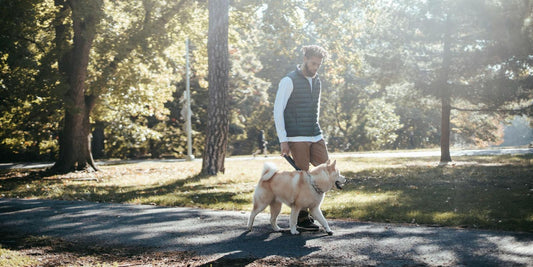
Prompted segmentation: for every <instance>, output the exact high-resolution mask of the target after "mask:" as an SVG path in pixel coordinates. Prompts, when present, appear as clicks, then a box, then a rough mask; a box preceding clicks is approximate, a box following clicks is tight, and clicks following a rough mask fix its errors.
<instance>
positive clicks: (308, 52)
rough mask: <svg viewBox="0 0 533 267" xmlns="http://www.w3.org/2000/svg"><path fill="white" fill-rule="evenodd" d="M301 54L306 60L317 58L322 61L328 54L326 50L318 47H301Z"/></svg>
mask: <svg viewBox="0 0 533 267" xmlns="http://www.w3.org/2000/svg"><path fill="white" fill-rule="evenodd" d="M302 53H303V54H304V57H306V58H310V57H319V58H322V59H326V58H327V57H328V52H327V51H326V49H324V48H323V47H321V46H318V45H306V46H303V47H302Z"/></svg>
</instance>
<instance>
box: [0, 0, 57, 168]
mask: <svg viewBox="0 0 533 267" xmlns="http://www.w3.org/2000/svg"><path fill="white" fill-rule="evenodd" d="M54 12H55V9H54V5H53V3H52V1H35V0H25V1H7V2H6V3H3V4H2V5H1V7H0V15H1V16H2V18H3V19H2V23H0V95H2V97H1V98H0V114H1V115H0V140H1V142H0V151H1V152H0V160H7V159H11V160H22V159H32V160H42V159H50V157H53V156H54V154H55V153H56V151H57V148H56V147H55V146H56V145H57V142H56V137H57V132H58V123H57V122H58V121H59V118H60V115H61V113H60V111H59V110H60V107H61V105H60V103H59V102H58V99H57V98H56V95H54V94H51V93H50V92H51V90H53V89H54V88H55V87H57V84H56V81H57V79H58V77H57V76H56V75H55V74H54V73H53V68H54V65H53V58H51V57H48V56H47V55H46V53H51V52H52V51H51V49H50V47H48V46H47V45H46V44H48V43H50V42H51V41H52V38H53V36H52V35H51V34H50V32H53V24H52V20H53V18H54Z"/></svg>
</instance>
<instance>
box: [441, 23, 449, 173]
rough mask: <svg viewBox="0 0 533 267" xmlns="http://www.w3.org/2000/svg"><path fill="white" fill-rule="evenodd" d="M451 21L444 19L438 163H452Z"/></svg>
mask: <svg viewBox="0 0 533 267" xmlns="http://www.w3.org/2000/svg"><path fill="white" fill-rule="evenodd" d="M451 26H452V25H451V20H450V15H448V16H447V17H446V26H445V30H444V31H445V32H444V45H443V51H442V70H441V73H440V77H439V83H438V84H439V86H440V90H441V91H440V98H441V104H442V113H441V124H440V162H441V163H446V162H450V161H452V157H451V156H450V114H451V95H452V94H451V91H450V90H451V89H450V85H449V84H448V79H449V76H450V64H451V63H450V62H451V52H450V45H451V38H450V34H451Z"/></svg>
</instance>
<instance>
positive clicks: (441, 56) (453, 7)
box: [373, 0, 531, 162]
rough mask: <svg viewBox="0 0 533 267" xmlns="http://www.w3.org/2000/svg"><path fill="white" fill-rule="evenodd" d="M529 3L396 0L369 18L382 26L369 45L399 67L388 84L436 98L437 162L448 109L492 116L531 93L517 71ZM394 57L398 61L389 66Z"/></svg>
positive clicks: (523, 58) (446, 155) (525, 64)
mask: <svg viewBox="0 0 533 267" xmlns="http://www.w3.org/2000/svg"><path fill="white" fill-rule="evenodd" d="M380 5H381V6H384V2H382V3H380ZM528 5H530V4H529V3H527V1H526V2H524V1H483V0H478V1H414V2H413V1H400V2H397V3H395V5H394V6H392V7H389V8H386V9H383V11H382V13H381V14H380V16H378V19H377V20H376V21H374V23H375V25H385V26H384V27H380V26H377V27H375V28H374V29H373V30H374V32H375V33H377V34H378V35H377V36H376V37H377V38H375V39H376V40H379V42H381V44H376V43H374V44H373V46H374V47H375V48H377V49H379V50H377V51H379V52H381V56H380V57H378V58H380V59H381V61H382V62H385V63H383V64H382V65H396V66H398V68H397V70H398V71H397V73H398V76H397V77H399V79H398V80H396V81H394V82H396V83H398V82H400V83H405V82H410V83H412V84H413V88H414V89H416V90H417V91H418V92H420V93H421V94H422V96H425V97H430V98H434V99H438V100H439V102H440V108H441V123H440V132H441V141H440V145H441V162H449V161H451V157H450V132H451V131H453V130H454V129H453V128H454V125H452V124H451V122H453V119H452V117H453V116H456V115H454V113H453V111H467V110H468V111H484V112H486V113H492V114H496V113H498V112H500V111H504V110H505V109H508V108H506V107H509V106H512V105H514V104H516V103H520V102H522V101H523V100H527V99H531V85H530V84H529V85H527V82H525V81H527V78H526V76H527V75H524V73H527V72H528V70H530V69H531V62H530V61H531V60H530V59H529V60H528V57H530V55H531V49H530V47H531V39H530V38H529V39H528V37H527V34H525V30H526V29H528V28H529V27H527V26H526V25H527V23H528V22H527V19H526V18H527V17H528V16H531V14H530V13H531V11H530V10H531V9H530V7H529V6H528ZM509 40H513V41H512V42H509ZM524 47H527V49H525V48H524ZM524 49H525V50H528V49H529V50H528V52H524ZM379 52H378V53H379ZM394 61H399V62H400V65H397V64H391V63H392V62H394ZM511 66H513V67H514V68H513V67H511ZM530 106H531V104H529V107H530ZM465 107H469V108H465ZM520 109H521V110H527V109H528V106H527V105H526V106H525V107H521V108H520ZM463 132H468V131H463Z"/></svg>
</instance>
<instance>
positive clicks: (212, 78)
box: [202, 0, 229, 175]
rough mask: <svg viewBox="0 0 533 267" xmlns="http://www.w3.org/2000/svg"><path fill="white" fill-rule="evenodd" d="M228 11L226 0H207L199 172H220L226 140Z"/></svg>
mask: <svg viewBox="0 0 533 267" xmlns="http://www.w3.org/2000/svg"><path fill="white" fill-rule="evenodd" d="M228 12H229V0H209V31H208V40H207V53H208V65H209V74H208V75H209V106H208V108H207V133H206V138H205V140H206V141H205V150H204V154H203V162H202V173H204V174H207V175H216V174H217V173H218V172H224V159H225V154H226V148H227V143H228V128H229V121H228V106H227V103H228V87H229V85H228V76H229V55H228V53H229V52H228V25H229V15H228Z"/></svg>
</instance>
